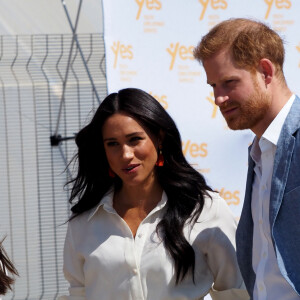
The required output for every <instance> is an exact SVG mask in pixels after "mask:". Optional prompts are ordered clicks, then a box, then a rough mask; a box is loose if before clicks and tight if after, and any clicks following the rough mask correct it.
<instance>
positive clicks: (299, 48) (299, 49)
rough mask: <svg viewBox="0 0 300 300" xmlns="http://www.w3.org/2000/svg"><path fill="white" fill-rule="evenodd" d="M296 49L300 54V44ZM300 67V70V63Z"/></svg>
mask: <svg viewBox="0 0 300 300" xmlns="http://www.w3.org/2000/svg"><path fill="white" fill-rule="evenodd" d="M296 49H297V50H298V52H300V43H299V45H298V46H296ZM298 67H299V68H300V62H299V65H298Z"/></svg>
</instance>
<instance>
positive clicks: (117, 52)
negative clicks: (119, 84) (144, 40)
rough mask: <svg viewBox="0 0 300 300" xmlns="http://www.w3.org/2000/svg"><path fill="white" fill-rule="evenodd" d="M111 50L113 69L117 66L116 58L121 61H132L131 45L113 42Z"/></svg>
mask: <svg viewBox="0 0 300 300" xmlns="http://www.w3.org/2000/svg"><path fill="white" fill-rule="evenodd" d="M111 50H112V51H113V53H114V56H115V57H114V68H116V66H117V62H118V57H121V58H122V59H133V52H132V46H131V45H127V46H126V45H124V44H121V43H120V41H117V42H114V43H113V45H112V46H111Z"/></svg>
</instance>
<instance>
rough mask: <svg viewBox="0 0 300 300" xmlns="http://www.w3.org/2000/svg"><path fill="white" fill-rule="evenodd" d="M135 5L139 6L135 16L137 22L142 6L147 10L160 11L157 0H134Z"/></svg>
mask: <svg viewBox="0 0 300 300" xmlns="http://www.w3.org/2000/svg"><path fill="white" fill-rule="evenodd" d="M135 2H136V3H137V5H138V6H139V9H138V13H137V15H136V19H137V20H138V19H139V18H140V15H141V12H142V9H143V7H144V6H146V8H147V9H150V10H151V9H156V10H160V9H161V2H160V1H159V0H135Z"/></svg>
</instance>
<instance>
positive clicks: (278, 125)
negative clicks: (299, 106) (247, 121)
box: [250, 94, 296, 164]
mask: <svg viewBox="0 0 300 300" xmlns="http://www.w3.org/2000/svg"><path fill="white" fill-rule="evenodd" d="M295 98H296V96H295V95H294V94H293V95H292V96H291V97H290V99H289V100H288V101H287V103H286V104H285V105H284V106H283V108H282V109H281V110H280V112H279V113H278V115H277V116H276V117H275V119H274V120H273V121H272V122H271V124H270V125H269V126H268V128H267V129H266V131H265V132H264V134H263V135H262V137H261V139H260V140H258V138H257V137H255V138H254V141H253V145H252V147H251V151H250V156H251V158H252V159H253V160H254V162H255V163H256V164H259V162H260V156H261V147H262V141H263V140H268V141H269V142H271V143H272V144H274V145H275V146H277V142H278V139H279V135H280V132H281V129H282V126H283V124H284V121H285V119H286V117H287V115H288V113H289V111H290V109H291V106H292V105H293V102H294V100H295ZM264 146H265V145H264Z"/></svg>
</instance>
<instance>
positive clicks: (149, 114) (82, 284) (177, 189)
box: [63, 88, 248, 300]
mask: <svg viewBox="0 0 300 300" xmlns="http://www.w3.org/2000/svg"><path fill="white" fill-rule="evenodd" d="M76 144H77V146H78V155H77V159H78V174H77V177H76V178H75V179H74V180H73V189H72V193H71V198H70V202H71V203H73V202H74V200H75V198H77V199H79V200H78V202H77V203H76V204H75V205H74V206H73V207H72V212H73V215H72V217H71V220H70V222H69V226H68V232H67V237H66V242H65V250H64V273H65V277H66V279H67V280H68V281H69V283H70V288H69V292H70V296H69V297H67V296H66V297H64V298H63V299H74V300H75V299H88V300H97V299H101V300H108V299H109V300H117V299H118V300H120V299H124V300H129V299H132V300H133V299H134V300H136V299H148V300H160V299H164V300H167V299H180V300H184V299H203V297H204V296H205V295H206V294H207V293H209V292H210V294H211V296H212V298H213V299H222V300H226V299H230V300H232V299H248V296H247V293H246V291H245V290H244V287H243V282H242V278H241V275H240V272H239V269H238V266H237V262H236V258H235V249H234V247H235V246H234V245H235V242H234V235H235V229H236V224H235V221H234V217H233V215H232V214H231V213H230V210H229V208H228V206H227V204H226V203H225V201H224V200H223V199H221V198H220V197H219V196H218V195H217V194H216V193H213V192H212V190H211V189H210V188H209V187H208V186H207V184H206V182H205V180H204V178H203V176H202V175H200V174H199V173H198V172H197V171H195V170H194V169H193V168H192V167H191V166H190V165H189V164H188V163H187V161H186V160H185V158H184V155H183V153H182V144H181V138H180V134H179V132H178V130H177V128H176V125H175V123H174V121H173V120H172V119H171V117H170V116H169V115H168V113H167V112H166V111H165V110H164V109H163V108H162V106H161V105H160V104H159V103H158V102H157V101H156V100H155V99H154V98H153V97H152V96H150V95H149V94H147V93H145V92H143V91H141V90H138V89H133V88H130V89H124V90H121V91H119V92H118V93H114V94H111V95H109V96H108V97H107V98H106V99H105V100H104V101H103V102H102V103H101V105H100V106H99V108H98V110H97V111H96V113H95V115H94V117H93V119H92V121H91V123H90V124H89V125H87V126H86V127H85V128H83V129H82V130H81V131H80V132H79V133H78V135H77V137H76Z"/></svg>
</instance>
